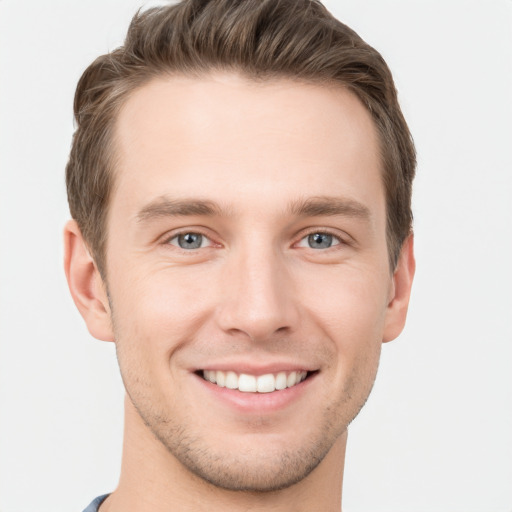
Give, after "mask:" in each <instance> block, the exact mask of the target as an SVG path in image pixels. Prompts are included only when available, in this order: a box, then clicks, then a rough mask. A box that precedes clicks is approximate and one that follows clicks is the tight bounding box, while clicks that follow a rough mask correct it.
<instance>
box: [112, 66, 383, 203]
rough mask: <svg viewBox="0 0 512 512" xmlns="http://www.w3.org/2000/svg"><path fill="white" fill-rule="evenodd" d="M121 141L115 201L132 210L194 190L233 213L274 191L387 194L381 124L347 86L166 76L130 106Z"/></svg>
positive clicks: (121, 122) (362, 196) (122, 117)
mask: <svg viewBox="0 0 512 512" xmlns="http://www.w3.org/2000/svg"><path fill="white" fill-rule="evenodd" d="M115 139H116V143H115V146H116V153H117V157H118V158H117V161H118V166H117V169H116V177H115V181H116V192H115V195H116V196H117V197H118V198H119V197H121V198H124V199H126V198H129V199H130V201H131V202H132V203H134V204H133V207H134V208H135V207H137V206H140V203H141V202H142V201H144V200H147V199H148V196H151V195H153V196H155V197H156V196H157V195H160V196H161V195H165V194H172V195H173V196H180V195H183V196H190V195H191V193H192V192H194V191H193V190H191V188H193V187H196V189H197V187H200V190H199V189H197V190H196V192H197V193H201V194H202V195H206V196H209V197H210V196H211V198H213V199H220V198H222V199H223V200H225V201H227V202H230V201H231V202H232V203H233V204H230V207H233V206H234V207H236V204H235V203H236V202H237V198H240V203H241V206H243V205H246V204H247V202H246V199H247V197H246V196H250V197H256V196H258V195H259V196H260V199H261V198H266V199H268V200H269V201H270V200H272V199H276V200H278V199H279V197H278V194H277V192H276V191H280V192H282V195H283V196H288V197H291V196H295V197H293V199H298V198H303V197H304V196H305V195H308V194H310V195H326V193H327V192H329V193H333V192H339V194H340V195H343V196H353V197H354V196H357V197H355V198H356V199H357V200H358V201H363V202H372V201H374V200H375V197H373V198H372V195H373V196H374V195H375V194H377V195H380V196H382V185H381V176H380V174H381V173H380V158H379V150H378V139H377V135H376V130H375V126H374V123H373V121H372V119H371V116H370V114H369V113H368V112H367V110H366V108H365V107H364V106H363V105H362V104H361V102H360V101H359V100H358V98H357V97H356V96H355V95H354V94H353V93H351V92H349V91H348V90H347V89H345V88H343V87H341V86H323V85H316V84H306V83H301V82H296V81H293V80H288V79H278V80H272V81H266V82H256V81H252V80H250V79H247V78H245V77H241V76H239V75H234V74H221V73H219V74H215V75H209V76H205V77H201V78H190V77H184V76H173V77H165V78H159V79H155V80H153V81H152V82H150V83H149V84H146V85H145V86H143V87H141V88H140V89H138V90H136V91H135V92H134V93H132V95H131V97H129V99H128V100H127V101H126V103H125V105H124V106H123V108H122V109H121V111H120V114H119V116H118V119H117V123H116V137H115ZM283 199H286V197H283ZM136 203H138V204H136Z"/></svg>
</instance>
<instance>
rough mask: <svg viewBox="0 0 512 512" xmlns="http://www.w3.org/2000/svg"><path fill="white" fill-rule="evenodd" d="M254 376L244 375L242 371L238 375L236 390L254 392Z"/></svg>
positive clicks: (255, 389)
mask: <svg viewBox="0 0 512 512" xmlns="http://www.w3.org/2000/svg"><path fill="white" fill-rule="evenodd" d="M257 389H258V388H257V387H256V377H255V376H254V375H246V374H245V373H242V374H241V375H240V377H238V391H245V392H247V393H256V391H257Z"/></svg>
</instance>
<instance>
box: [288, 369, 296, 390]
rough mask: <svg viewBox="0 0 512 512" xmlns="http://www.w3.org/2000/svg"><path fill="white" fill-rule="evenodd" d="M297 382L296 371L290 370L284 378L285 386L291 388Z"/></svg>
mask: <svg viewBox="0 0 512 512" xmlns="http://www.w3.org/2000/svg"><path fill="white" fill-rule="evenodd" d="M295 384H297V372H291V373H289V374H288V378H287V379H286V387H288V388H291V387H292V386H295Z"/></svg>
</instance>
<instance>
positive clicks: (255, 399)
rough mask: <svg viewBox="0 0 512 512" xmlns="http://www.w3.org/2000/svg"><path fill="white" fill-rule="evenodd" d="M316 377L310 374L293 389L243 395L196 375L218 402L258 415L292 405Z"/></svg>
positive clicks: (240, 392) (315, 374) (314, 374)
mask: <svg viewBox="0 0 512 512" xmlns="http://www.w3.org/2000/svg"><path fill="white" fill-rule="evenodd" d="M316 376H317V373H313V374H310V375H309V376H308V377H307V379H305V380H303V381H302V382H299V384H296V385H295V386H292V387H291V388H286V389H282V390H279V391H273V392H271V393H243V392H242V391H238V389H229V388H221V387H220V386H217V385H216V384H212V383H211V382H209V381H207V380H205V379H203V378H202V377H200V376H199V375H196V374H194V377H195V378H196V379H197V380H198V381H199V384H200V385H202V386H203V388H204V389H205V390H206V392H208V393H211V395H212V396H213V397H214V398H215V399H216V400H220V401H221V402H223V403H225V404H226V405H228V406H230V407H232V408H235V409H237V410H238V411H240V412H243V413H256V414H262V413H271V412H276V411H280V410H282V409H284V408H286V407H288V406H290V405H292V404H293V403H294V402H296V401H298V400H299V399H300V397H301V396H302V395H303V394H304V393H305V392H306V391H307V389H308V388H309V387H310V386H311V383H312V382H313V381H314V380H315V378H316Z"/></svg>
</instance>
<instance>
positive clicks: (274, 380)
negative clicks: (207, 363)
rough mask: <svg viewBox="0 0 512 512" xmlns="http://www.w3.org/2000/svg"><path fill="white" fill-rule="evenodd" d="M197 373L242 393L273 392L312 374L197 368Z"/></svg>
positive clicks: (301, 380) (300, 371)
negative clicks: (250, 372)
mask: <svg viewBox="0 0 512 512" xmlns="http://www.w3.org/2000/svg"><path fill="white" fill-rule="evenodd" d="M196 373H197V375H199V376H200V377H202V378H203V379H204V380H206V381H208V382H211V383H212V384H215V385H216V386H219V387H221V388H227V389H236V390H238V391H240V392H242V393H274V392H277V391H282V390H284V389H287V388H293V387H294V386H297V385H298V384H300V383H301V382H303V381H304V380H306V379H307V378H309V377H310V376H311V375H312V374H314V373H316V372H308V371H305V370H296V371H289V372H284V371H283V372H278V373H266V374H264V375H251V374H248V373H236V372H234V371H221V370H199V371H198V372H196Z"/></svg>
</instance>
